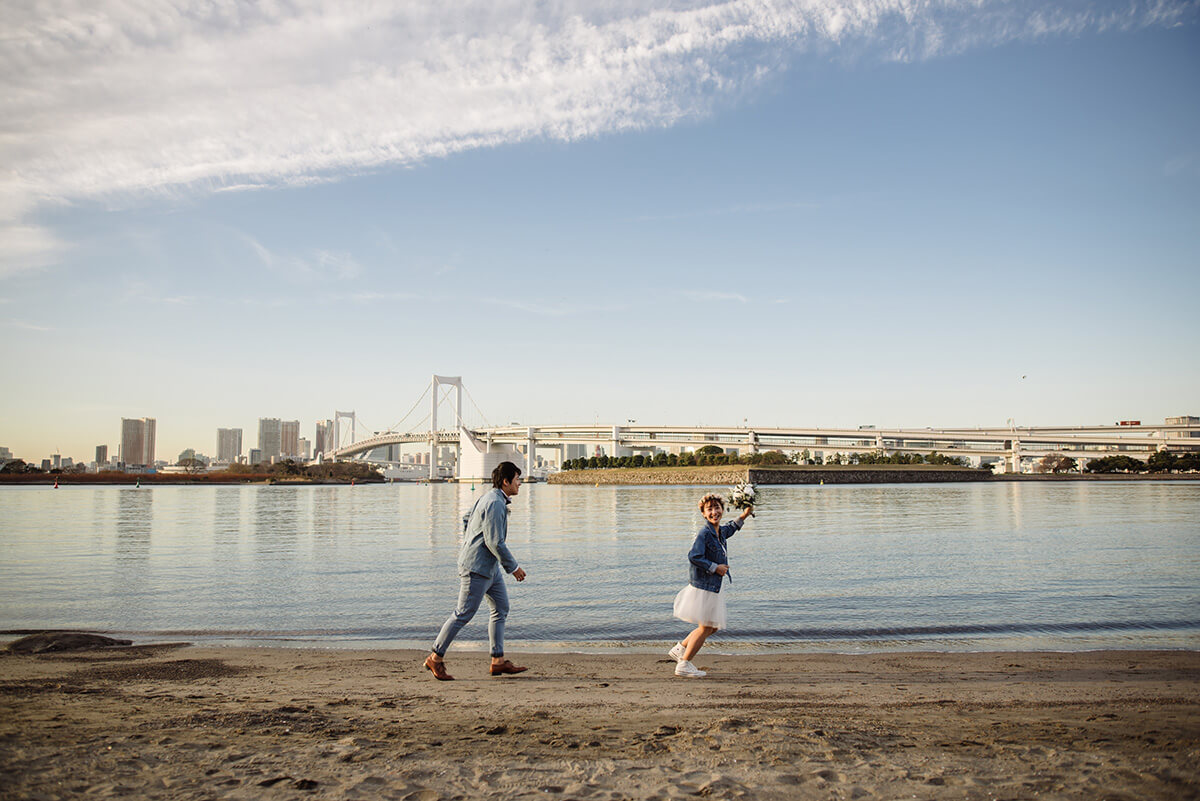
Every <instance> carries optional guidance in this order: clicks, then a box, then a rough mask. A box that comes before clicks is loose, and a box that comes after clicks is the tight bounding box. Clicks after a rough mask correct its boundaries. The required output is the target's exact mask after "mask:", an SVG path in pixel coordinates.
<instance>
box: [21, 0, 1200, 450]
mask: <svg viewBox="0 0 1200 801" xmlns="http://www.w3.org/2000/svg"><path fill="white" fill-rule="evenodd" d="M60 6H61V14H60V15H59V16H57V17H54V18H53V19H51V18H46V17H45V16H43V14H44V12H42V11H41V10H40V8H38V7H36V4H33V3H17V4H15V6H14V8H13V11H12V13H11V14H8V16H10V17H11V20H6V23H5V24H6V27H7V28H8V29H9V35H8V36H7V37H6V38H5V39H4V40H3V42H0V76H3V77H0V86H3V91H0V119H3V120H4V122H3V123H0V163H3V164H4V165H5V167H4V169H3V170H0V318H2V319H3V332H4V346H3V351H2V362H0V368H2V370H3V376H4V379H5V384H6V386H7V388H8V391H7V392H6V393H5V397H4V401H3V410H4V412H5V414H4V419H5V420H7V421H9V422H8V424H7V425H6V426H5V429H4V430H3V431H0V445H5V446H8V447H9V448H11V449H12V450H13V451H14V453H15V454H16V455H18V456H21V457H23V458H27V459H41V458H43V457H45V456H47V455H48V454H50V453H51V452H61V453H63V454H64V455H67V456H72V457H74V458H76V459H88V458H90V457H91V455H92V453H93V451H94V447H95V445H97V444H108V445H109V446H110V450H112V451H115V448H116V444H117V441H118V434H119V422H120V418H121V417H123V416H124V417H140V416H152V417H155V418H157V420H158V455H159V458H170V459H174V457H175V456H176V455H177V454H178V452H179V451H181V450H182V449H183V448H186V447H194V448H196V449H197V450H199V451H201V452H204V453H210V454H211V453H212V452H213V451H214V450H215V431H216V429H217V428H218V427H241V428H243V429H244V430H245V440H244V442H245V445H246V447H247V448H249V447H251V446H253V445H254V444H255V438H256V431H257V419H258V418H259V417H282V418H284V419H299V420H301V422H302V432H303V434H304V435H305V436H308V437H309V438H311V437H312V427H313V423H314V421H315V420H317V419H324V418H326V417H330V416H332V413H333V411H334V409H343V410H346V409H355V410H356V411H357V412H358V414H359V416H360V419H361V420H362V421H363V423H364V424H365V425H366V426H367V427H368V428H369V429H371V430H376V429H383V428H387V427H389V426H391V425H393V424H394V423H396V422H397V421H398V420H399V419H400V418H401V417H402V416H403V415H404V413H405V412H406V411H407V410H408V409H409V407H410V406H411V405H412V403H413V402H414V401H415V400H416V399H417V397H418V396H419V395H420V394H421V393H422V391H423V390H424V388H425V386H426V385H427V384H428V381H429V377H430V375H431V374H432V373H435V372H436V373H440V374H443V375H462V376H463V377H464V380H465V382H466V384H467V387H468V389H469V391H470V394H471V398H472V399H473V401H474V402H475V403H477V404H478V408H479V410H480V412H476V411H474V410H472V411H471V414H470V415H469V416H468V421H469V422H471V423H474V424H482V423H484V422H490V423H508V422H512V421H520V422H523V423H550V422H592V421H594V420H599V421H612V422H621V421H624V420H626V419H630V418H633V419H637V420H639V421H642V422H647V423H662V424H693V423H702V424H727V423H733V422H741V421H742V420H748V421H749V422H750V424H751V425H760V426H775V425H789V426H790V425H796V426H801V425H803V426H808V425H820V426H831V427H832V426H856V425H860V424H875V425H880V426H926V425H930V426H938V425H946V426H951V425H953V426H961V425H1002V424H1004V423H1005V422H1006V420H1008V419H1009V418H1012V419H1014V420H1015V421H1016V422H1017V423H1018V424H1030V425H1036V424H1067V423H1072V424H1074V423H1080V424H1097V423H1112V422H1113V421H1115V420H1118V419H1130V418H1133V419H1141V420H1143V421H1147V422H1161V419H1162V418H1163V417H1164V416H1167V415H1176V414H1200V369H1198V368H1197V367H1196V363H1197V356H1196V354H1197V352H1198V351H1200V333H1198V332H1197V329H1196V326H1195V325H1194V319H1195V311H1194V307H1195V303H1196V300H1195V299H1196V298H1197V296H1198V294H1200V270H1198V269H1197V266H1198V265H1200V103H1197V95H1196V88H1195V87H1196V86H1197V85H1200V83H1198V80H1197V79H1200V47H1198V45H1200V36H1198V28H1197V22H1198V21H1200V13H1198V12H1200V8H1198V6H1197V4H1196V3H1195V2H1165V1H1164V2H1154V3H1144V2H1133V3H1128V2H1125V3H1085V2H1066V3H1057V4H1044V3H1032V2H1024V0H996V1H994V2H993V1H992V0H981V1H980V2H974V3H954V2H905V1H903V0H889V1H886V2H884V1H880V2H855V3H848V2H837V1H836V0H812V1H811V2H808V3H802V4H793V3H777V2H772V1H771V0H764V2H754V3H749V2H737V0H734V1H733V2H727V3H709V4H704V3H696V2H675V3H661V4H646V3H621V2H617V3H596V4H585V3H569V2H567V3H546V4H537V5H536V6H535V5H531V4H525V3H516V2H513V3H505V2H498V3H478V4H473V3H466V4H465V5H462V6H461V7H460V6H455V10H453V11H446V10H443V9H441V8H440V7H439V6H437V5H433V4H430V5H418V4H388V3H382V4H376V5H372V6H371V7H370V9H369V16H367V13H368V12H363V11H360V10H359V8H358V4H344V5H343V4H338V3H312V4H310V3H304V2H296V3H287V4H274V5H249V4H241V3H228V4H223V5H218V6H214V7H210V6H209V5H207V4H197V5H196V6H195V7H192V6H186V5H180V6H171V5H169V4H163V3H155V4H147V5H145V6H141V5H139V4H137V3H133V4H130V3H121V4H116V3H112V4H109V3H104V2H101V3H82V2H81V3H78V4H75V3H71V2H65V3H63V4H60ZM7 13H8V12H6V14H7ZM1022 376H1024V378H1022ZM423 414H424V412H423V411H422V412H421V413H420V414H419V415H417V416H415V417H411V418H409V419H408V420H407V421H406V423H405V425H403V426H402V428H405V429H407V428H408V427H410V426H411V425H412V424H415V423H416V422H419V419H420V417H421V416H423Z"/></svg>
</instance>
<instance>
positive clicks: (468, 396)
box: [463, 386, 493, 428]
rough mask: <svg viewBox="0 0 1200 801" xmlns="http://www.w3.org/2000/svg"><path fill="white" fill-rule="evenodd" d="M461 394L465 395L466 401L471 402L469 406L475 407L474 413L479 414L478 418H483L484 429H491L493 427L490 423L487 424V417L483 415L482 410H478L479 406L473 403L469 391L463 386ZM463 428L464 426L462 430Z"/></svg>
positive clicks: (473, 400)
mask: <svg viewBox="0 0 1200 801" xmlns="http://www.w3.org/2000/svg"><path fill="white" fill-rule="evenodd" d="M463 392H465V393H467V400H469V401H471V405H472V406H474V407H475V411H477V412H479V416H480V417H482V418H483V425H484V427H485V428H492V427H493V426H492V424H491V423H490V422H488V419H487V415H486V414H484V413H483V409H480V408H479V404H478V403H476V402H475V399H474V398H473V397H471V390H469V389H467V388H466V386H464V387H463ZM465 427H466V426H464V428H465Z"/></svg>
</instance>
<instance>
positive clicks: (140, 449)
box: [121, 417, 157, 469]
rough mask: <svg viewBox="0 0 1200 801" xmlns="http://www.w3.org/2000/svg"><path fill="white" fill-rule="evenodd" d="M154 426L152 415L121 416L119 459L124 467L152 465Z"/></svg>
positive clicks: (146, 466) (150, 466)
mask: <svg viewBox="0 0 1200 801" xmlns="http://www.w3.org/2000/svg"><path fill="white" fill-rule="evenodd" d="M156 427H157V425H156V423H155V420H154V418H153V417H141V418H138V419H129V418H126V417H122V418H121V461H122V462H124V463H125V467H126V469H129V468H135V469H136V468H148V467H149V468H152V467H154V435H155V428H156Z"/></svg>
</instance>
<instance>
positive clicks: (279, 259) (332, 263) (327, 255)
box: [241, 234, 362, 281]
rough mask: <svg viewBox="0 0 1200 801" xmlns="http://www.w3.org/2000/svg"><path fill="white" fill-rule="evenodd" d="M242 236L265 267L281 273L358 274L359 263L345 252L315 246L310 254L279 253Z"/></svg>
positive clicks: (295, 276) (300, 276) (302, 276)
mask: <svg viewBox="0 0 1200 801" xmlns="http://www.w3.org/2000/svg"><path fill="white" fill-rule="evenodd" d="M241 236H242V240H243V241H244V242H245V243H246V246H247V247H249V248H250V249H251V250H252V251H253V252H254V254H255V256H257V257H258V260H259V262H261V263H262V265H263V266H264V267H266V268H267V269H268V270H271V271H272V272H274V273H276V274H278V275H280V276H281V277H284V278H288V279H292V280H299V281H319V280H325V279H338V278H357V277H358V276H359V275H361V274H362V267H361V266H360V265H359V264H358V262H356V261H355V260H354V258H353V257H352V256H350V254H348V253H334V252H331V251H327V250H318V251H315V252H313V253H312V254H311V255H310V256H306V257H304V256H295V255H290V254H287V255H281V254H277V253H275V252H274V251H273V250H271V249H270V248H268V247H267V246H265V245H264V244H262V243H261V242H259V241H258V240H257V239H255V238H254V237H252V236H249V235H246V234H242V235H241Z"/></svg>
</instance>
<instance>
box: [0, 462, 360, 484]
mask: <svg viewBox="0 0 1200 801" xmlns="http://www.w3.org/2000/svg"><path fill="white" fill-rule="evenodd" d="M186 462H187V463H185V461H181V462H180V465H181V466H183V467H185V468H187V472H188V473H189V474H191V475H193V476H195V477H196V478H197V479H200V480H207V481H221V480H223V479H229V478H240V479H243V480H261V479H265V478H272V479H283V478H300V479H303V478H307V479H314V480H322V481H350V480H351V479H354V480H355V481H364V482H365V481H383V480H384V477H383V474H382V473H380V472H379V470H378V469H377V468H375V467H374V466H372V465H369V464H367V463H365V462H325V463H323V464H315V465H305V464H303V463H301V462H297V461H295V460H294V459H284V460H282V461H279V462H276V463H275V464H267V463H265V462H263V463H259V464H232V465H230V466H229V467H227V468H225V469H224V470H214V471H210V472H204V471H203V469H202V467H203V465H202V463H201V462H198V461H196V460H186ZM86 472H87V466H86V465H84V464H78V465H75V466H73V467H69V468H67V469H66V470H57V469H55V470H49V471H46V470H42V469H41V468H39V467H36V466H34V465H31V464H26V463H25V462H24V461H23V460H21V459H13V460H12V461H11V462H7V463H5V465H4V466H3V467H0V474H25V473H46V474H62V473H86ZM102 472H109V473H119V474H122V475H124V474H123V473H121V471H119V470H115V471H102Z"/></svg>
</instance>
